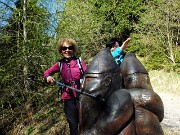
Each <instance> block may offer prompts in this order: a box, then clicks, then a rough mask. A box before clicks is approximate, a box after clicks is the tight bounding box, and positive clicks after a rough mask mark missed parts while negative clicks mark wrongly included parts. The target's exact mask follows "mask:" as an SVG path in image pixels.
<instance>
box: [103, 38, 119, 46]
mask: <svg viewBox="0 0 180 135" xmlns="http://www.w3.org/2000/svg"><path fill="white" fill-rule="evenodd" d="M116 42H118V43H119V45H120V46H121V45H122V41H121V39H120V38H111V39H110V40H109V41H108V42H107V43H106V48H107V47H109V48H112V46H113V45H115V43H116Z"/></svg>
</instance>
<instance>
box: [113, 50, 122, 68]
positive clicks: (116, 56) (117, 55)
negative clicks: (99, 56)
mask: <svg viewBox="0 0 180 135" xmlns="http://www.w3.org/2000/svg"><path fill="white" fill-rule="evenodd" d="M122 52H123V51H122V50H121V49H120V47H117V48H116V49H115V50H114V51H113V52H112V56H113V57H114V59H115V61H116V63H117V64H118V65H119V66H120V65H121V63H122V61H123V53H122Z"/></svg>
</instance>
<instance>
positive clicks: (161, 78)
mask: <svg viewBox="0 0 180 135" xmlns="http://www.w3.org/2000/svg"><path fill="white" fill-rule="evenodd" d="M149 76H150V80H151V84H152V86H153V89H154V91H155V92H156V93H158V94H163V93H165V95H167V101H169V100H168V97H169V96H170V97H174V98H173V99H174V100H175V99H178V97H180V90H179V88H180V74H178V73H175V72H169V73H167V72H165V71H163V70H160V71H157V70H154V71H150V72H149ZM168 95H169V96H168ZM165 100H166V98H165ZM177 104H178V101H174V105H176V106H177ZM169 105H171V103H170V104H169ZM167 106H168V104H166V105H165V104H164V107H167ZM174 109H178V106H177V108H174ZM171 111H173V110H171ZM174 112H176V111H175V110H174ZM166 115H167V116H168V117H171V118H172V119H171V120H172V121H174V122H175V121H178V119H174V118H173V115H169V113H168V114H166ZM172 126H173V125H172ZM162 128H163V130H164V135H180V129H175V128H171V127H169V126H166V125H163V124H162Z"/></svg>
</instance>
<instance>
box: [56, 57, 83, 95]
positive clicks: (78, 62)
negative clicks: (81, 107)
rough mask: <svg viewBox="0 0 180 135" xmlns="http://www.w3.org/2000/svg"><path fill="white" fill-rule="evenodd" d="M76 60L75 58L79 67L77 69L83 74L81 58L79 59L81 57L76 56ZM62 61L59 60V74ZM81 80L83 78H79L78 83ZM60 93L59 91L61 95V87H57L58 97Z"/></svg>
mask: <svg viewBox="0 0 180 135" xmlns="http://www.w3.org/2000/svg"><path fill="white" fill-rule="evenodd" d="M76 60H77V64H78V67H79V70H80V72H81V74H82V75H83V74H84V70H83V67H82V60H81V57H76ZM62 65H63V64H62V62H61V61H59V71H60V74H61V71H62ZM82 82H83V79H82V78H81V79H80V83H82ZM60 93H61V95H62V93H63V88H62V89H61V88H60V89H59V90H58V97H59V96H60Z"/></svg>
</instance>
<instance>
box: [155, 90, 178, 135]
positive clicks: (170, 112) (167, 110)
mask: <svg viewBox="0 0 180 135" xmlns="http://www.w3.org/2000/svg"><path fill="white" fill-rule="evenodd" d="M158 94H159V96H160V97H161V99H162V100H163V104H164V119H163V121H162V122H161V125H162V127H163V129H164V131H165V135H180V96H176V95H172V94H166V93H158Z"/></svg>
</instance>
